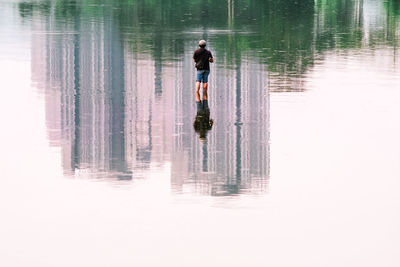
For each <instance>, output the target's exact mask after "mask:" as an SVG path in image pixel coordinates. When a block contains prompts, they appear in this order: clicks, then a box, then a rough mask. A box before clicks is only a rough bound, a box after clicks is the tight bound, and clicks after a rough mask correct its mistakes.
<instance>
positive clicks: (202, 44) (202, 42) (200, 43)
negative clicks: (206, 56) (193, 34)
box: [199, 40, 207, 48]
mask: <svg viewBox="0 0 400 267" xmlns="http://www.w3.org/2000/svg"><path fill="white" fill-rule="evenodd" d="M206 44H207V43H206V41H204V40H200V41H199V46H200V47H201V48H204V47H206Z"/></svg>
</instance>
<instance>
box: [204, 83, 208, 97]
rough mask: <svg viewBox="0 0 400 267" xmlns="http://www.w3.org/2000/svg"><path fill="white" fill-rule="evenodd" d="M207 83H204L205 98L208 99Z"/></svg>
mask: <svg viewBox="0 0 400 267" xmlns="http://www.w3.org/2000/svg"><path fill="white" fill-rule="evenodd" d="M207 85H208V84H207V83H203V100H208V99H207Z"/></svg>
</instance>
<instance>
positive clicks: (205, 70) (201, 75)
mask: <svg viewBox="0 0 400 267" xmlns="http://www.w3.org/2000/svg"><path fill="white" fill-rule="evenodd" d="M199 46H200V48H199V49H197V50H196V51H194V54H193V59H194V62H196V69H197V76H196V103H197V105H199V104H201V102H200V94H199V90H200V84H201V83H203V106H204V108H208V99H207V83H208V75H209V74H210V62H211V63H212V62H214V59H213V56H212V54H211V52H210V51H208V50H207V49H206V48H205V47H206V41H204V40H200V41H199Z"/></svg>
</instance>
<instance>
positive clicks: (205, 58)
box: [193, 48, 213, 70]
mask: <svg viewBox="0 0 400 267" xmlns="http://www.w3.org/2000/svg"><path fill="white" fill-rule="evenodd" d="M212 57H213V56H212V54H211V52H210V51H208V50H207V49H205V48H199V49H197V50H196V51H194V54H193V58H194V61H195V62H196V68H197V69H198V70H210V61H209V60H210V58H212Z"/></svg>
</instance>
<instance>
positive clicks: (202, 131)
mask: <svg viewBox="0 0 400 267" xmlns="http://www.w3.org/2000/svg"><path fill="white" fill-rule="evenodd" d="M196 105H197V114H196V118H195V119H194V122H193V127H194V130H195V131H196V133H198V134H199V135H200V140H201V141H205V140H206V137H207V132H208V131H209V130H211V128H212V126H213V124H214V121H213V120H212V119H210V108H209V107H208V100H203V101H200V102H196Z"/></svg>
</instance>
